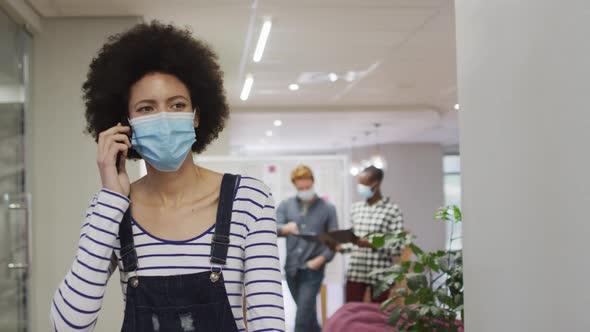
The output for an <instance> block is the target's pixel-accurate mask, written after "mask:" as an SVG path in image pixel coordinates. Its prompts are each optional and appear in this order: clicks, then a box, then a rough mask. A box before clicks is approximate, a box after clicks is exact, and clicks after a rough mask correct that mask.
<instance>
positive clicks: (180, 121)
mask: <svg viewBox="0 0 590 332" xmlns="http://www.w3.org/2000/svg"><path fill="white" fill-rule="evenodd" d="M194 119H195V113H194V112H193V113H188V112H160V113H157V114H153V115H145V116H141V117H137V118H134V119H132V120H129V123H130V124H131V127H132V128H133V136H132V138H131V145H132V146H133V148H134V149H135V151H137V152H138V153H139V154H140V155H141V156H142V157H143V159H144V160H145V161H146V162H148V163H149V164H150V165H152V166H153V167H154V168H155V169H157V170H159V171H162V172H174V171H177V170H178V169H179V168H180V166H181V165H182V163H183V162H184V160H185V159H186V156H187V154H188V153H189V152H190V151H191V147H192V145H193V143H195V142H196V141H197V140H196V136H195V127H194Z"/></svg>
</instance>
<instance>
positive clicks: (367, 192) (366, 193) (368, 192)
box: [356, 183, 375, 199]
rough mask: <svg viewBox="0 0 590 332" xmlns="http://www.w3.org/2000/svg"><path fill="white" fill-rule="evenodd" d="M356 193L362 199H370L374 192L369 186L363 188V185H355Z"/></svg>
mask: <svg viewBox="0 0 590 332" xmlns="http://www.w3.org/2000/svg"><path fill="white" fill-rule="evenodd" d="M356 192H357V193H358V194H359V196H361V197H362V198H363V199H371V198H373V196H374V195H375V192H374V191H373V190H372V189H371V187H369V186H365V185H364V184H360V183H359V184H357V186H356Z"/></svg>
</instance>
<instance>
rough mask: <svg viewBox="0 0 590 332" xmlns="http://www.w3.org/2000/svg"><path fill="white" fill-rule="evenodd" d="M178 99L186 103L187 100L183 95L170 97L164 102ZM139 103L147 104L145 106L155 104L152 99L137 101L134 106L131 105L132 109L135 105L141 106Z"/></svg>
mask: <svg viewBox="0 0 590 332" xmlns="http://www.w3.org/2000/svg"><path fill="white" fill-rule="evenodd" d="M178 98H182V99H184V100H186V101H188V98H187V97H185V96H183V95H176V96H172V97H170V98H168V99H166V102H170V101H172V100H174V99H178ZM141 103H147V104H156V103H157V102H156V100H154V99H142V100H140V101H138V102H137V103H135V104H134V105H133V108H136V107H137V105H139V104H141Z"/></svg>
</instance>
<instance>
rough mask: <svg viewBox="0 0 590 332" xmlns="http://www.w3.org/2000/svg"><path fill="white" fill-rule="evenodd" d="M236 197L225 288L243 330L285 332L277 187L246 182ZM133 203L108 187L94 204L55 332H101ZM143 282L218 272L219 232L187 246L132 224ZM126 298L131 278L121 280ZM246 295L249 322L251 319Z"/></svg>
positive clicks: (61, 291)
mask: <svg viewBox="0 0 590 332" xmlns="http://www.w3.org/2000/svg"><path fill="white" fill-rule="evenodd" d="M239 181H240V182H239V184H238V190H237V192H236V196H235V199H234V206H233V211H232V222H231V227H230V245H229V249H228V260H227V265H226V266H224V268H223V274H224V279H225V287H226V291H227V295H228V299H229V302H230V305H231V307H232V312H233V316H234V318H235V320H236V325H237V327H238V330H239V331H245V327H246V324H247V326H248V331H249V332H256V331H284V330H285V321H284V309H283V295H282V285H281V280H282V277H281V270H280V266H279V265H280V264H279V258H278V248H277V234H276V227H277V225H276V219H275V208H274V202H273V197H272V194H271V193H270V190H269V188H268V187H267V186H266V185H265V184H263V183H262V182H260V181H258V180H256V179H253V178H248V177H241V178H240V180H239ZM129 204H130V202H129V200H128V199H127V197H124V196H121V195H119V194H117V193H115V192H112V191H109V190H106V189H102V190H101V191H100V192H99V193H98V194H96V195H95V196H94V198H93V199H92V200H91V203H90V206H89V208H88V210H87V211H86V217H85V218H84V220H83V225H82V228H81V232H80V239H79V242H78V250H77V253H76V257H75V259H74V261H73V263H72V266H71V268H70V270H69V272H68V273H67V275H66V277H65V278H64V280H63V281H62V282H61V284H60V285H59V288H58V289H57V291H56V292H55V295H54V297H53V303H52V305H51V313H50V315H51V320H52V322H53V328H54V330H55V331H60V332H64V331H93V329H94V326H95V325H96V322H97V319H98V316H99V312H100V309H101V305H102V299H103V296H104V292H105V289H106V284H107V282H108V280H109V278H110V276H111V274H112V273H113V272H114V270H115V269H116V268H117V266H118V267H119V270H120V271H121V269H122V264H121V262H120V252H119V251H120V242H119V238H118V232H119V223H120V222H121V220H122V219H123V215H124V213H125V211H126V210H127V209H128V207H129ZM132 227H133V239H134V242H135V247H136V250H137V255H138V265H139V268H138V274H139V275H140V276H165V275H179V274H189V273H196V272H203V271H209V270H210V266H211V265H210V262H209V257H210V251H211V238H212V236H213V234H214V227H215V226H212V227H211V228H210V229H209V230H207V231H205V232H204V233H203V234H200V235H198V236H196V237H193V238H191V239H188V240H185V241H170V240H164V239H160V238H158V237H156V236H154V235H152V234H150V233H148V232H147V231H146V230H145V229H143V228H142V227H141V226H140V225H139V224H138V223H137V222H136V221H135V220H132ZM120 283H121V288H122V291H123V294H125V292H126V288H127V280H126V276H125V275H124V274H122V273H121V274H120ZM243 297H245V299H246V301H245V304H246V313H247V315H246V317H243V316H244V315H243V307H242V303H243Z"/></svg>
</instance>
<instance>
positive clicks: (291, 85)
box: [289, 83, 299, 91]
mask: <svg viewBox="0 0 590 332" xmlns="http://www.w3.org/2000/svg"><path fill="white" fill-rule="evenodd" d="M289 90H291V91H297V90H299V84H295V83H293V84H289Z"/></svg>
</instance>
